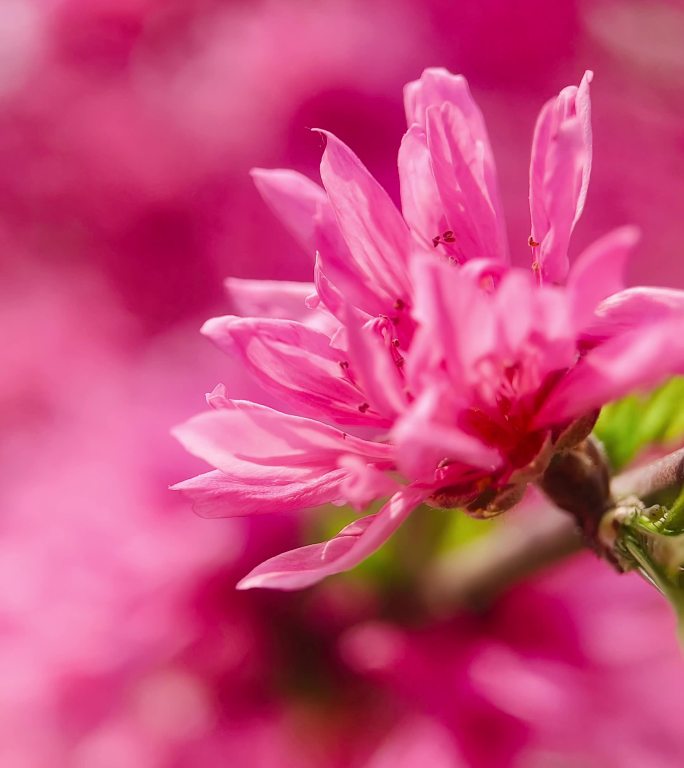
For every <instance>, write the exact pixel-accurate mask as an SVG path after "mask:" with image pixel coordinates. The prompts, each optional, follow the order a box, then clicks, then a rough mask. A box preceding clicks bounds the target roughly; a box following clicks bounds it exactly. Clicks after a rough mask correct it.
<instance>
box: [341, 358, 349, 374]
mask: <svg viewBox="0 0 684 768" xmlns="http://www.w3.org/2000/svg"><path fill="white" fill-rule="evenodd" d="M340 368H341V369H342V370H343V371H346V370H347V368H349V363H348V362H347V361H346V360H340Z"/></svg>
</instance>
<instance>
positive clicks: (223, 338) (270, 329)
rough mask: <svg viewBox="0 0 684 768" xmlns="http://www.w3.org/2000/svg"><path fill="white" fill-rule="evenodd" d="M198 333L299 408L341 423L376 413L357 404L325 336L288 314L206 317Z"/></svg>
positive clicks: (372, 418)
mask: <svg viewBox="0 0 684 768" xmlns="http://www.w3.org/2000/svg"><path fill="white" fill-rule="evenodd" d="M202 333H204V334H206V335H207V336H209V338H211V339H212V341H214V343H215V344H216V345H217V346H218V347H219V348H220V349H223V350H224V351H226V352H228V353H229V354H231V355H234V356H235V357H236V358H237V359H238V360H240V362H241V363H242V364H243V365H244V366H245V367H246V368H247V370H248V371H249V372H250V374H251V375H252V376H254V378H255V380H256V381H258V382H259V384H260V385H261V386H262V387H264V389H266V390H267V391H269V392H271V393H273V394H274V395H276V396H278V397H282V398H284V399H285V400H286V401H287V402H288V403H292V404H293V405H294V406H296V408H297V411H298V412H299V413H302V414H305V415H309V416H313V417H316V418H318V417H322V418H325V419H332V420H334V421H337V422H339V423H341V424H372V423H373V422H378V421H382V420H380V419H379V418H378V416H377V414H374V413H372V412H363V411H360V410H359V407H362V405H363V403H364V402H365V396H364V395H363V393H362V392H360V391H359V389H358V387H356V386H355V385H354V384H352V383H351V381H350V380H349V378H348V377H347V376H346V375H345V372H344V370H343V369H342V367H341V366H340V363H342V362H344V359H343V355H342V353H340V351H339V350H335V349H333V348H332V347H331V346H330V338H329V337H328V336H326V335H325V334H323V333H320V332H318V331H316V330H314V329H313V328H309V327H307V326H305V325H302V324H301V323H296V322H294V321H291V320H271V319H259V318H239V317H233V316H231V315H228V316H225V317H215V318H212V319H211V320H208V321H207V322H206V323H205V324H204V326H203V328H202Z"/></svg>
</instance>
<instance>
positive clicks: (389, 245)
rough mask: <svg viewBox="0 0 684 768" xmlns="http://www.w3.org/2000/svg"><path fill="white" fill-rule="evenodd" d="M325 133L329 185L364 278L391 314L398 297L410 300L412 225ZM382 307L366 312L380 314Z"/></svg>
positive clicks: (324, 171) (353, 158) (340, 144)
mask: <svg viewBox="0 0 684 768" xmlns="http://www.w3.org/2000/svg"><path fill="white" fill-rule="evenodd" d="M321 133H322V134H323V135H324V136H326V137H327V142H326V148H325V152H324V153H323V158H322V160H321V178H322V179H323V184H324V186H325V189H326V191H327V193H328V197H329V199H330V203H331V205H332V208H333V210H334V211H335V216H336V217H337V221H338V224H339V227H340V230H341V231H342V234H343V236H344V239H345V241H346V243H347V245H348V247H349V250H350V252H351V254H352V259H353V262H354V265H355V267H356V271H357V274H358V279H359V280H365V281H370V284H371V286H372V289H373V290H374V292H375V294H376V296H377V298H378V300H379V303H380V305H381V307H382V309H381V311H384V312H385V313H386V312H387V311H388V309H391V307H392V306H393V305H394V303H395V302H396V301H397V300H398V299H401V300H402V301H404V302H406V301H407V300H408V297H409V292H410V286H409V283H408V279H407V274H406V271H407V270H406V265H407V263H408V257H409V252H410V234H409V230H408V227H407V226H406V223H405V222H404V220H403V218H402V217H401V214H400V213H399V211H398V210H397V208H396V206H395V205H394V203H393V202H392V200H391V199H390V197H389V195H388V194H387V192H385V190H384V189H383V188H382V187H381V186H380V185H379V184H378V182H377V181H376V180H375V179H374V178H373V177H372V176H371V174H370V173H369V172H368V170H367V169H366V168H365V166H364V165H363V164H362V163H361V161H360V160H359V158H358V157H357V156H356V155H355V154H354V153H353V152H352V151H351V150H350V149H349V147H347V146H346V144H344V143H343V142H342V141H340V140H339V139H338V138H337V137H336V136H334V135H333V134H332V133H329V132H327V131H321ZM324 256H325V254H324ZM333 282H335V281H334V280H333ZM376 307H377V305H376V306H375V307H373V308H371V307H361V309H365V310H366V311H368V312H369V314H378V311H377V308H376Z"/></svg>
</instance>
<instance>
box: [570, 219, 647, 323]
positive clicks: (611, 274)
mask: <svg viewBox="0 0 684 768" xmlns="http://www.w3.org/2000/svg"><path fill="white" fill-rule="evenodd" d="M638 240H639V230H638V229H637V228H636V227H620V228H619V229H615V230H613V231H612V232H609V233H608V234H607V235H604V236H603V237H601V238H600V239H598V240H597V241H596V242H595V243H592V245H590V246H589V247H588V248H587V249H586V250H585V251H584V252H583V253H582V254H581V255H580V256H579V258H578V259H577V261H576V262H575V263H574V264H573V266H572V269H571V270H570V274H569V275H568V282H567V290H568V298H569V301H570V311H571V315H572V322H573V326H574V328H575V329H576V330H578V331H581V330H583V329H584V328H586V327H587V326H588V325H589V324H590V323H591V321H592V319H593V318H594V313H595V311H596V308H597V307H598V305H599V304H600V303H601V302H602V301H603V300H604V299H605V298H606V297H607V296H611V295H612V294H614V293H617V292H618V291H620V290H622V288H624V271H625V264H626V261H627V257H628V256H629V255H630V253H631V252H632V250H633V248H634V246H635V245H636V244H637V242H638Z"/></svg>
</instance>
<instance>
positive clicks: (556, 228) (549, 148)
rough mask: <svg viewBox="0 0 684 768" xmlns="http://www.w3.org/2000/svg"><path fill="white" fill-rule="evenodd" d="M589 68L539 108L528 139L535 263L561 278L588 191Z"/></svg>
mask: <svg viewBox="0 0 684 768" xmlns="http://www.w3.org/2000/svg"><path fill="white" fill-rule="evenodd" d="M592 77H593V73H592V72H590V71H587V72H586V73H585V75H584V77H583V78H582V82H581V83H580V85H579V87H575V86H569V87H567V88H564V89H563V90H562V91H561V92H560V94H559V95H558V97H557V98H555V99H551V100H550V101H549V102H547V104H546V105H545V106H544V107H543V108H542V110H541V112H540V114H539V118H538V120H537V124H536V126H535V130H534V138H533V140H532V159H531V162H530V215H531V220H532V239H533V241H534V242H536V243H538V245H536V246H533V248H534V255H535V265H536V266H535V268H537V269H539V270H540V271H541V275H542V277H543V278H545V279H547V280H550V281H551V282H555V283H560V282H563V281H564V280H565V277H566V275H567V272H568V245H569V242H570V235H571V234H572V230H573V228H574V226H575V224H576V223H577V220H578V219H579V217H580V215H581V214H582V210H583V208H584V201H585V198H586V195H587V189H588V186H589V176H590V172H591V145H592V138H591V109H590V98H589V83H590V82H591V80H592Z"/></svg>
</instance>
